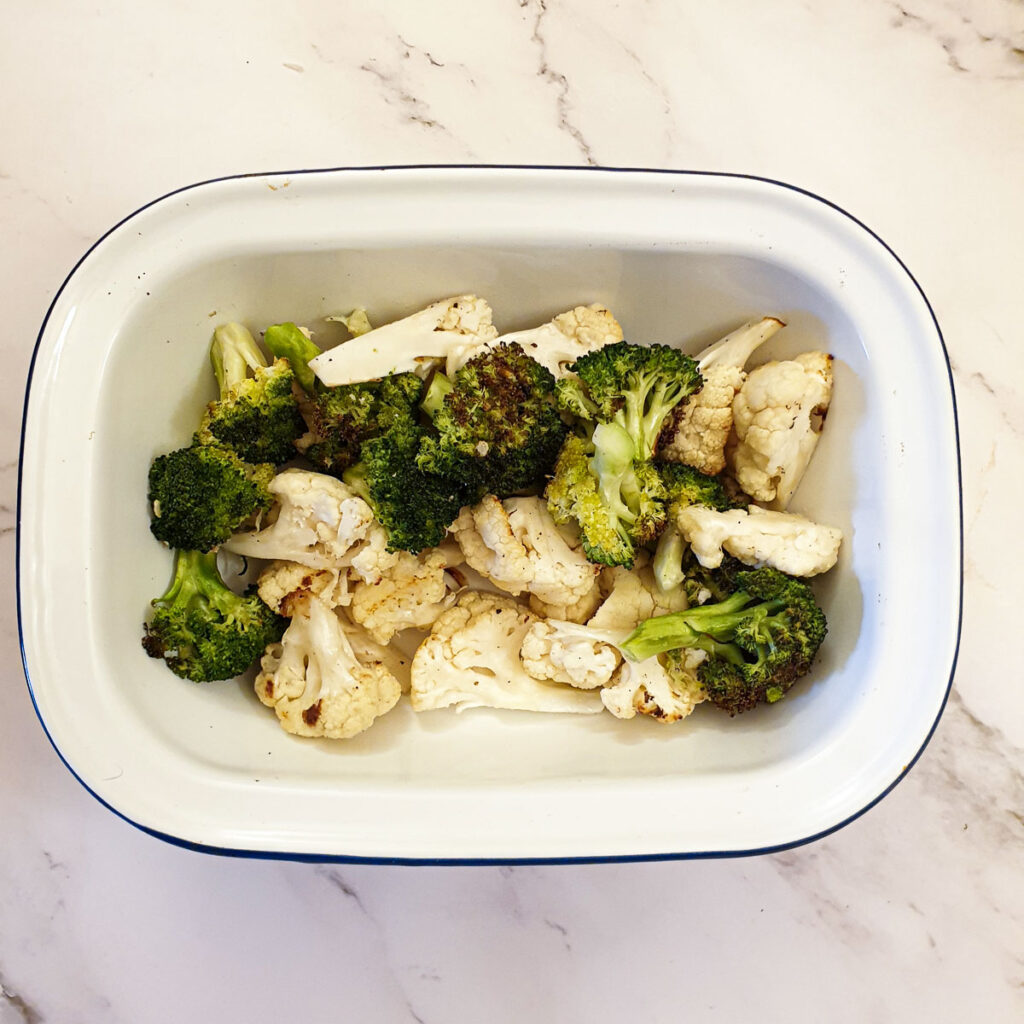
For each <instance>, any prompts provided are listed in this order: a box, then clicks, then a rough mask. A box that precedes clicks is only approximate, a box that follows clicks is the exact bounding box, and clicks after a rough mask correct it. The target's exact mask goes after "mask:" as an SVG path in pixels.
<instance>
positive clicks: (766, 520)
mask: <svg viewBox="0 0 1024 1024" xmlns="http://www.w3.org/2000/svg"><path fill="white" fill-rule="evenodd" d="M677 525H678V526H679V532H680V533H681V534H682V535H683V537H684V539H685V540H686V541H687V543H688V544H689V545H690V547H691V548H692V549H693V553H694V554H695V555H696V556H697V560H698V561H699V562H700V564H701V565H703V566H704V567H705V568H708V569H714V568H715V567H717V566H719V565H721V564H722V558H723V551H728V552H729V554H730V555H733V556H734V557H736V558H738V559H739V560H740V561H741V562H743V563H745V564H746V565H768V566H771V567H772V568H773V569H778V570H779V571H780V572H784V573H788V574H789V575H790V576H817V575H818V574H819V573H822V572H828V570H829V569H831V568H832V566H833V565H835V564H836V560H837V559H838V557H839V546H840V544H841V543H842V539H843V534H842V531H841V530H839V529H838V528H837V527H835V526H822V525H821V524H820V523H814V522H812V521H811V520H810V519H805V518H804V517H803V516H798V515H794V514H793V513H792V512H773V511H768V510H766V509H763V508H759V507H758V506H757V505H751V506H750V508H749V509H743V508H733V509H727V510H726V511H725V512H716V511H715V510H714V509H711V508H704V507H703V506H701V505H689V506H687V507H686V508H681V509H680V510H679V514H678V516H677Z"/></svg>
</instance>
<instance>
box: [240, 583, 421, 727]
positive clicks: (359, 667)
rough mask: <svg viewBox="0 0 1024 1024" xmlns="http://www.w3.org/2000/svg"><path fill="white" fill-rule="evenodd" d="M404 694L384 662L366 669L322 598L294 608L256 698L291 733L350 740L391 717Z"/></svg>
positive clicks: (264, 667)
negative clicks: (389, 715)
mask: <svg viewBox="0 0 1024 1024" xmlns="http://www.w3.org/2000/svg"><path fill="white" fill-rule="evenodd" d="M401 694H402V688H401V685H400V684H399V682H398V680H397V679H396V678H395V677H394V676H393V675H392V674H391V673H390V672H389V671H388V670H387V669H386V668H385V667H384V665H383V664H381V663H380V662H379V661H371V662H367V663H365V664H364V663H361V662H360V661H359V660H358V658H357V657H356V655H355V652H354V651H353V649H352V644H351V643H350V642H349V639H348V637H347V636H346V634H345V629H344V627H343V625H342V623H341V621H340V619H339V618H338V616H337V615H336V614H335V613H334V612H333V611H331V609H330V608H328V607H327V605H325V604H324V603H323V601H321V600H320V599H319V598H317V597H313V596H312V595H306V596H305V598H304V599H303V600H302V601H297V602H293V608H292V620H291V622H290V623H289V625H288V628H287V629H286V630H285V632H284V636H283V637H282V639H281V642H280V643H279V644H271V645H270V646H269V647H268V648H267V651H266V653H265V654H264V655H263V659H262V662H261V671H260V673H259V675H258V676H257V677H256V696H257V697H259V699H260V700H261V701H262V702H263V703H264V704H266V705H267V706H268V707H272V708H273V709H274V711H275V712H276V713H277V718H278V721H279V722H280V723H281V726H282V727H283V728H284V729H285V731H286V732H290V733H293V734H295V735H296V736H326V737H328V738H330V739H348V738H350V737H352V736H355V735H357V734H358V733H361V732H364V731H365V730H366V729H369V728H370V726H371V725H373V723H374V721H375V720H376V719H377V718H379V717H380V716H381V715H383V714H385V713H386V712H388V711H390V710H391V709H392V708H393V707H394V706H395V705H396V704H397V703H398V699H399V697H400V696H401Z"/></svg>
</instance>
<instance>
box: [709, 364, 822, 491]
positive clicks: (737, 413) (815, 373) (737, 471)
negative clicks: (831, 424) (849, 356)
mask: <svg viewBox="0 0 1024 1024" xmlns="http://www.w3.org/2000/svg"><path fill="white" fill-rule="evenodd" d="M831 400H832V357H831V356H830V355H826V354H825V353H824V352H805V353H804V354H803V355H799V356H797V357H796V358H795V359H786V360H783V361H782V362H771V363H765V364H763V365H762V366H758V367H757V368H756V369H754V370H751V371H750V374H749V375H748V377H747V379H746V381H744V384H743V387H742V388H740V391H739V394H737V395H736V399H735V401H734V402H733V426H734V429H735V432H736V441H735V444H730V446H729V451H728V453H727V457H728V460H729V465H730V468H731V469H732V471H733V474H734V475H735V477H736V481H737V483H738V484H739V485H740V487H742V488H743V490H744V491H745V492H746V493H747V494H749V495H750V497H752V498H753V499H754V500H755V501H760V502H764V503H766V504H768V505H769V507H770V508H772V509H775V510H777V511H784V510H785V509H786V508H787V507H788V505H789V501H790V498H792V496H793V492H794V491H795V490H796V488H797V485H798V484H799V483H800V480H801V479H802V477H803V475H804V471H805V470H806V469H807V465H808V463H809V462H810V461H811V456H812V455H813V454H814V449H815V447H816V446H817V444H818V438H819V436H820V435H821V431H822V427H823V426H824V423H825V415H826V413H827V412H828V407H829V403H830V402H831Z"/></svg>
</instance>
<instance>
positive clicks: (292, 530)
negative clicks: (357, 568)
mask: <svg viewBox="0 0 1024 1024" xmlns="http://www.w3.org/2000/svg"><path fill="white" fill-rule="evenodd" d="M270 492H271V494H273V495H274V497H275V499H276V501H275V504H274V507H273V508H272V509H271V512H270V515H271V516H275V518H273V519H272V520H271V521H270V523H269V525H266V526H261V527H260V528H257V529H256V530H250V531H247V532H244V533H236V534H235V535H234V536H233V537H231V538H229V539H228V540H227V542H226V543H225V544H224V547H225V548H227V550H228V551H233V552H235V554H238V555H245V556H246V557H248V558H265V559H267V560H268V561H272V560H274V559H281V560H285V561H290V562H298V563H299V564H301V565H305V566H308V567H309V568H311V569H332V568H336V567H337V566H339V565H341V564H343V563H344V559H345V556H346V555H347V554H348V553H349V551H350V550H351V548H352V547H353V546H354V545H356V544H358V543H359V542H360V541H361V540H362V539H363V538H364V537H365V536H366V535H367V533H368V532H369V530H370V527H371V525H372V524H373V511H372V510H371V508H370V506H369V505H368V504H367V503H366V502H365V501H363V499H362V498H360V497H359V496H358V495H357V494H356V493H355V492H354V491H353V490H351V489H350V488H349V487H348V486H346V485H345V484H343V483H342V482H341V481H340V480H337V479H335V477H333V476H327V475H326V474H325V473H313V472H310V471H309V470H305V469H287V470H285V471H284V472H283V473H278V474H277V476H275V477H274V479H273V480H271V481H270Z"/></svg>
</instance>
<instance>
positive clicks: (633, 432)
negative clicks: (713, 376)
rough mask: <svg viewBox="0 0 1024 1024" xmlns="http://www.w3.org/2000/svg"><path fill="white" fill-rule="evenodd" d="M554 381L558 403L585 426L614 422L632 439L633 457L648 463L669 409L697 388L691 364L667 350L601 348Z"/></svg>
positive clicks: (653, 347) (698, 380)
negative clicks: (567, 375) (588, 423)
mask: <svg viewBox="0 0 1024 1024" xmlns="http://www.w3.org/2000/svg"><path fill="white" fill-rule="evenodd" d="M572 369H573V371H574V373H575V376H569V377H565V378H563V379H561V380H559V381H558V384H557V394H558V404H559V406H560V407H561V408H562V409H564V410H565V411H567V412H569V413H571V414H572V415H574V416H576V417H578V418H580V419H584V420H589V421H591V422H601V423H617V424H618V425H619V426H620V427H622V428H623V429H624V430H625V431H626V433H627V434H629V436H630V437H631V438H632V439H633V443H634V448H635V456H634V457H635V458H637V459H642V460H643V459H650V458H651V457H652V456H653V455H654V453H655V449H656V447H657V444H658V435H659V434H660V433H661V428H662V426H663V425H664V423H665V420H666V419H667V418H668V416H669V415H670V414H671V412H672V410H673V409H675V408H676V406H677V405H679V403H680V402H682V401H683V400H684V399H685V398H686V397H687V396H688V395H691V394H693V393H694V392H695V391H698V390H699V389H700V387H701V385H702V383H703V381H702V379H701V375H700V371H699V370H698V369H697V364H696V363H695V362H694V361H693V359H691V358H690V357H689V356H688V355H685V354H684V353H682V352H680V351H679V349H677V348H672V347H671V346H669V345H633V344H631V343H630V342H627V341H620V342H616V343H615V344H612V345H605V346H604V348H599V349H597V350H596V351H594V352H588V353H587V354H586V355H584V356H581V357H580V358H579V359H577V360H576V362H575V363H574V364H573V366H572Z"/></svg>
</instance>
